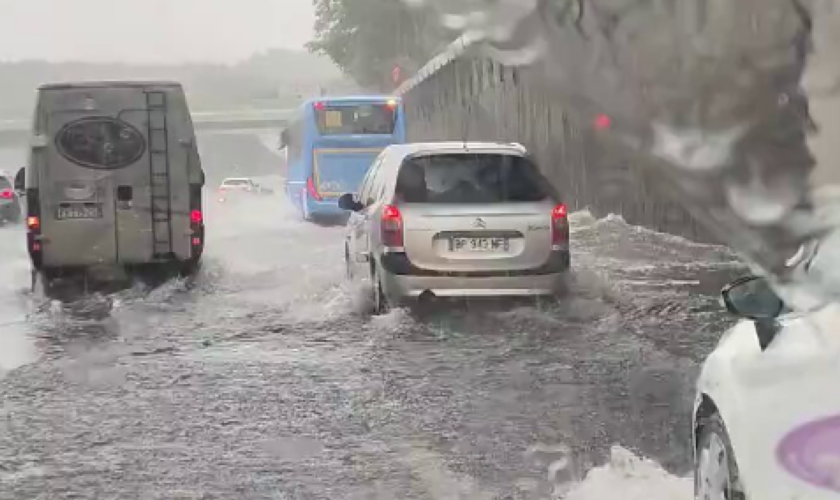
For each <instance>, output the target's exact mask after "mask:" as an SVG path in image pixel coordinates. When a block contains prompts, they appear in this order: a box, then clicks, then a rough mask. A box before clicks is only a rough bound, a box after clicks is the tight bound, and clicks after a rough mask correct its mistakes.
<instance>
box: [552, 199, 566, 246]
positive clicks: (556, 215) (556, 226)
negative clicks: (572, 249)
mask: <svg viewBox="0 0 840 500" xmlns="http://www.w3.org/2000/svg"><path fill="white" fill-rule="evenodd" d="M568 245H569V212H568V209H567V208H566V205H564V204H562V203H560V204H559V205H557V206H556V207H554V210H552V211H551V249H552V250H565V249H567V248H568Z"/></svg>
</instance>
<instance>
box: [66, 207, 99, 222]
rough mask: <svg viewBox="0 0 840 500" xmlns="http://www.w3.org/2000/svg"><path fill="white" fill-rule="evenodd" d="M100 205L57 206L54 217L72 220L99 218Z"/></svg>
mask: <svg viewBox="0 0 840 500" xmlns="http://www.w3.org/2000/svg"><path fill="white" fill-rule="evenodd" d="M101 218H102V207H101V206H85V205H71V206H68V207H58V212H57V213H56V219H58V220H74V219H101Z"/></svg>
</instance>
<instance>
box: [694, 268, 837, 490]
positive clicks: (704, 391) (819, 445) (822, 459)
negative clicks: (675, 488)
mask: <svg viewBox="0 0 840 500" xmlns="http://www.w3.org/2000/svg"><path fill="white" fill-rule="evenodd" d="M723 300H724V304H725V305H726V307H727V309H728V310H729V311H730V312H731V313H733V314H735V315H737V316H739V317H740V318H742V320H741V321H740V322H739V323H738V324H736V325H735V326H734V327H732V328H731V329H730V330H729V331H727V332H726V333H725V334H724V336H723V338H722V339H721V340H720V343H719V344H718V346H717V348H716V349H715V350H714V351H713V352H712V354H711V355H710V356H709V357H708V358H707V359H706V361H705V363H704V365H703V369H702V372H701V374H700V378H699V381H698V387H697V398H696V401H695V405H694V415H693V421H694V426H693V429H694V433H693V434H694V435H693V439H694V450H695V457H694V459H695V460H694V463H695V496H696V498H702V499H710V500H711V499H721V500H724V499H726V500H732V499H736V498H737V499H745V500H814V499H834V500H836V499H838V498H840V306H830V307H828V308H826V309H823V310H821V311H819V312H814V313H809V314H800V313H793V312H790V311H788V310H786V308H785V306H784V303H783V302H782V300H781V299H779V298H778V296H777V295H776V293H775V292H773V290H772V289H771V287H770V286H769V285H768V283H767V282H766V281H765V280H764V279H763V278H758V277H747V278H742V279H739V280H737V281H735V282H733V283H732V284H730V285H728V286H727V287H726V288H725V289H724V290H723Z"/></svg>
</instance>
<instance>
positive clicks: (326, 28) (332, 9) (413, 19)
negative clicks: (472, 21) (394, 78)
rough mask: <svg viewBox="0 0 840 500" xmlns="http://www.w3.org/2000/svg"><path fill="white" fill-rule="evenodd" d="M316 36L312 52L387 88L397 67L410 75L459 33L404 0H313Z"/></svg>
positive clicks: (359, 79) (354, 75)
mask: <svg viewBox="0 0 840 500" xmlns="http://www.w3.org/2000/svg"><path fill="white" fill-rule="evenodd" d="M313 3H314V5H315V15H316V20H315V38H314V40H312V41H311V42H310V43H309V44H308V46H307V47H308V48H309V50H311V51H313V52H316V53H321V54H324V55H326V56H328V57H329V58H331V59H332V60H333V61H335V63H336V64H337V65H338V66H339V67H340V68H341V69H342V70H343V71H344V72H345V73H346V74H347V75H349V76H350V77H352V78H353V79H355V80H356V81H357V82H359V84H361V85H363V86H366V87H369V88H372V89H376V90H380V91H387V90H390V89H391V88H392V84H391V70H392V69H393V68H394V66H395V65H399V66H400V67H402V68H403V74H404V75H406V76H407V75H409V74H411V73H413V72H414V71H416V70H417V69H419V68H420V67H421V66H422V65H423V64H425V62H426V61H428V60H429V59H430V58H431V57H433V56H434V55H435V54H436V53H437V52H438V51H439V50H441V49H442V48H443V47H444V46H445V45H446V43H448V42H449V41H451V40H452V39H453V38H454V36H453V35H452V34H450V33H446V32H444V31H443V29H442V28H441V27H440V23H439V21H438V19H436V18H434V17H433V16H432V15H431V13H430V12H429V11H426V10H419V9H413V8H410V7H408V6H407V5H406V4H405V3H403V2H402V1H400V0H313Z"/></svg>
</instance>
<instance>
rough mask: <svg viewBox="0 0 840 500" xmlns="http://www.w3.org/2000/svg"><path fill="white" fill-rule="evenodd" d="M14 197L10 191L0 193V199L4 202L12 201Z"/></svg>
mask: <svg viewBox="0 0 840 500" xmlns="http://www.w3.org/2000/svg"><path fill="white" fill-rule="evenodd" d="M14 197H15V192H14V191H12V190H11V189H4V190H2V191H0V198H3V199H4V200H12V199H14Z"/></svg>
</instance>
